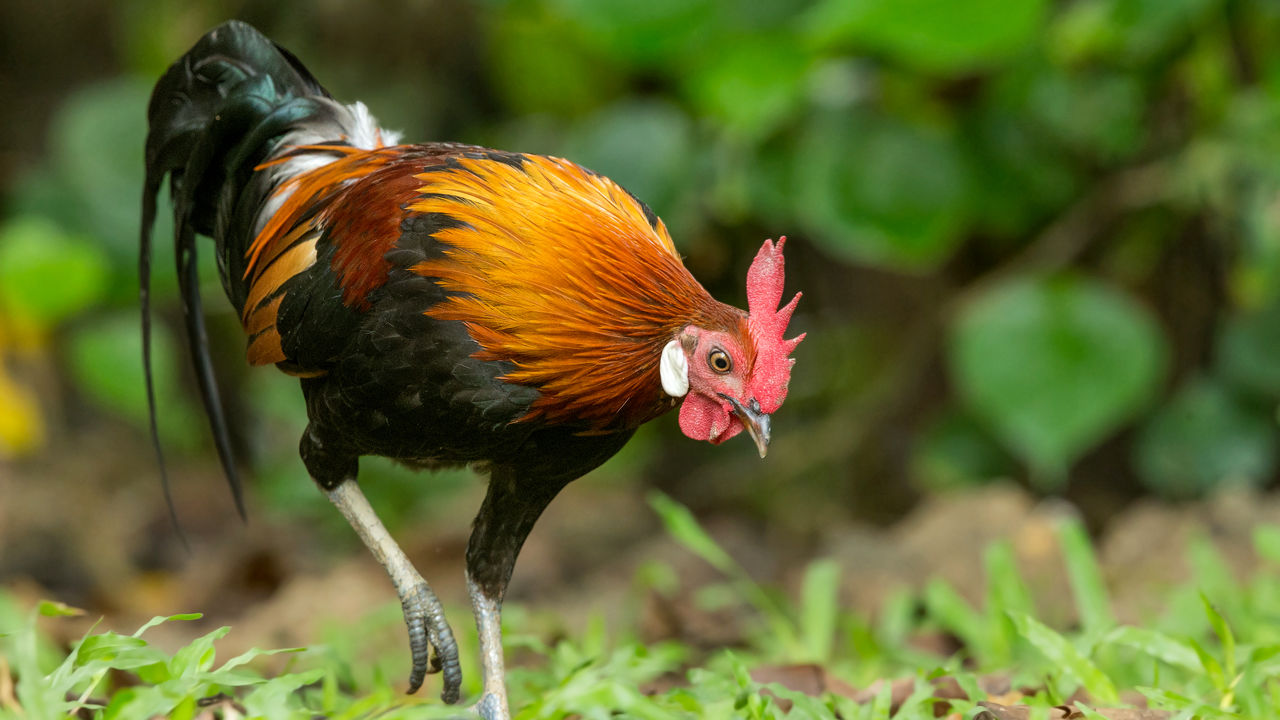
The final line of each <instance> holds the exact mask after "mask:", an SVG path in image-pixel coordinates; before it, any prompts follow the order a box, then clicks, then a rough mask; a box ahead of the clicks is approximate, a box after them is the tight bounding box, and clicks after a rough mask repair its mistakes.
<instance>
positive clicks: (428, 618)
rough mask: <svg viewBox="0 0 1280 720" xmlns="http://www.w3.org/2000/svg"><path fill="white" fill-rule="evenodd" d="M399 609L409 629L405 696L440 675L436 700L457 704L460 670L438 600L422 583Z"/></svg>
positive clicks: (408, 595)
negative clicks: (410, 661)
mask: <svg viewBox="0 0 1280 720" xmlns="http://www.w3.org/2000/svg"><path fill="white" fill-rule="evenodd" d="M402 607H403V609H404V622H405V625H407V626H408V628H409V651H410V652H411V653H412V656H413V670H412V671H411V672H410V673H409V692H410V693H414V692H417V691H418V688H420V687H422V681H423V680H424V679H425V678H426V676H427V675H428V674H434V673H438V672H443V673H444V684H443V687H442V688H441V690H440V699H441V700H443V701H444V702H445V703H448V704H450V705H452V704H454V703H456V702H458V699H459V698H460V697H461V695H462V666H461V664H460V662H459V660H458V644H457V642H455V641H454V639H453V630H452V629H451V628H450V627H449V623H448V621H446V620H445V617H444V609H443V608H442V607H441V606H440V600H439V599H437V598H436V596H435V593H433V592H432V591H431V588H430V587H428V586H427V584H426V583H425V582H422V583H418V584H417V585H415V586H414V588H413V590H412V591H411V592H409V593H408V594H406V596H405V597H404V599H403V601H402Z"/></svg>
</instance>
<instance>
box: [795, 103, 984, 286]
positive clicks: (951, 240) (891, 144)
mask: <svg viewBox="0 0 1280 720" xmlns="http://www.w3.org/2000/svg"><path fill="white" fill-rule="evenodd" d="M793 162H794V165H793V168H792V171H793V173H794V176H795V182H794V190H793V192H794V193H795V195H794V198H793V202H794V203H795V206H796V209H797V211H798V212H799V213H800V217H801V219H802V220H803V221H804V222H805V223H807V224H808V225H810V226H812V227H813V228H814V237H813V239H814V241H815V242H818V243H821V244H822V245H823V247H825V248H826V249H827V250H828V251H830V252H832V253H834V254H836V255H838V256H841V257H844V258H847V259H849V260H853V261H856V262H862V263H870V264H873V265H879V266H885V267H889V268H893V269H901V270H912V271H921V270H927V269H929V268H932V267H934V266H936V265H937V264H938V263H940V262H943V261H944V260H946V259H947V258H948V257H949V256H950V254H951V252H952V250H954V249H955V247H956V245H957V244H958V243H959V241H960V238H961V232H962V230H963V228H964V225H965V221H966V217H967V209H966V207H967V204H966V197H967V194H968V192H969V188H970V182H971V172H970V169H969V166H968V164H967V163H966V161H965V159H964V156H963V155H962V154H961V152H960V149H959V146H958V144H957V142H956V140H955V138H954V137H953V136H952V134H951V133H950V132H948V131H946V130H943V129H940V128H936V127H930V126H926V125H922V124H913V123H907V122H903V121H901V120H898V119H896V118H892V117H888V116H885V115H880V114H877V113H873V112H868V111H858V112H854V113H849V112H840V113H835V112H832V113H826V114H822V115H819V116H817V117H815V118H814V120H813V121H812V122H811V123H810V124H809V126H808V127H807V128H805V129H804V135H803V136H802V138H801V140H800V145H799V148H798V149H797V151H796V153H795V154H794V157H793Z"/></svg>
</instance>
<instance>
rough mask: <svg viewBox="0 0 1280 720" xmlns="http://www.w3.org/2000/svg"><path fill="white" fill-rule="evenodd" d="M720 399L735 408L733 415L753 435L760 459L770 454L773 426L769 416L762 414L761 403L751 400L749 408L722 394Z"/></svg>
mask: <svg viewBox="0 0 1280 720" xmlns="http://www.w3.org/2000/svg"><path fill="white" fill-rule="evenodd" d="M720 397H722V398H724V399H725V400H728V401H729V404H730V405H732V406H733V414H735V415H737V416H738V419H739V420H741V421H742V425H743V427H745V428H746V429H747V432H748V433H750V434H751V439H752V440H755V441H756V450H759V451H760V457H762V458H763V457H764V456H765V455H767V454H768V453H769V433H770V431H771V424H770V419H769V415H768V414H766V413H762V412H760V403H759V402H758V401H757V400H756V399H755V398H752V399H751V404H750V405H749V406H744V405H743V404H742V403H740V402H738V401H737V400H734V399H733V398H731V397H729V396H728V395H724V394H721V395H720Z"/></svg>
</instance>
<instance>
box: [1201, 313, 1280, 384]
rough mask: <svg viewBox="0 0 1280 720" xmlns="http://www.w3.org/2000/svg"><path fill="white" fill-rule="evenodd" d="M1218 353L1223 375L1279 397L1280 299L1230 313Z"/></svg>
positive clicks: (1219, 340)
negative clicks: (1253, 308) (1247, 310)
mask: <svg viewBox="0 0 1280 720" xmlns="http://www.w3.org/2000/svg"><path fill="white" fill-rule="evenodd" d="M1215 357H1216V359H1217V361H1218V363H1219V364H1220V367H1221V368H1222V376H1223V379H1224V380H1226V381H1227V382H1229V383H1231V385H1233V386H1234V387H1237V388H1240V389H1241V390H1244V391H1246V392H1249V393H1255V394H1258V395H1263V396H1265V397H1268V398H1270V399H1272V400H1280V363H1278V362H1276V358H1277V357H1280V302H1277V301H1275V300H1274V299H1273V301H1272V302H1270V303H1268V304H1267V305H1265V306H1264V307H1262V308H1259V309H1257V310H1254V311H1252V312H1243V313H1235V314H1232V315H1231V316H1229V317H1228V318H1227V319H1226V321H1225V322H1224V323H1223V327H1222V333H1221V335H1219V337H1218V343H1217V348H1216V353H1215Z"/></svg>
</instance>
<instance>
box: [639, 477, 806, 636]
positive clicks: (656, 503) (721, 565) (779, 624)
mask: <svg viewBox="0 0 1280 720" xmlns="http://www.w3.org/2000/svg"><path fill="white" fill-rule="evenodd" d="M649 505H650V506H651V507H652V508H653V509H654V511H655V512H656V513H658V517H659V518H661V519H662V523H663V525H664V526H665V527H666V529H667V532H669V533H670V534H671V536H672V537H673V538H675V539H676V541H677V542H679V543H680V544H681V545H683V546H684V547H685V548H686V549H688V550H689V551H691V552H693V554H695V555H697V556H698V557H700V558H702V559H703V560H705V561H706V562H707V563H708V564H710V565H711V566H712V567H714V568H715V569H717V570H719V571H720V572H722V573H724V574H725V575H727V576H729V578H730V579H731V580H733V582H734V584H735V585H736V586H737V589H738V592H739V593H741V594H742V596H743V597H744V598H745V599H746V600H747V602H748V603H750V604H751V605H752V606H753V607H755V609H756V611H757V612H758V613H760V615H761V616H762V617H763V619H764V620H765V622H767V623H768V625H769V631H770V632H771V633H772V635H773V637H772V640H773V642H775V643H776V644H777V645H778V646H779V647H781V648H783V649H784V653H785V654H786V655H787V656H788V657H791V658H796V657H798V656H800V655H803V653H804V646H803V645H802V644H801V642H800V634H799V631H798V630H797V629H796V625H795V623H794V622H793V621H792V619H791V617H790V616H789V615H788V614H787V612H786V610H785V609H784V608H783V607H782V605H781V604H779V603H778V601H777V600H775V599H774V598H773V596H772V595H770V594H769V593H768V592H766V591H765V589H764V588H763V587H761V586H760V584H759V583H757V582H756V581H755V580H753V579H752V578H751V575H750V574H748V573H747V571H746V570H744V569H743V568H742V566H741V565H739V564H738V563H737V561H735V560H734V559H733V558H732V557H730V556H729V553H726V552H725V551H724V549H723V548H721V547H720V546H719V545H718V544H716V541H715V540H713V539H712V538H711V536H710V535H708V534H707V533H706V531H705V530H703V529H702V526H701V525H699V524H698V521H697V519H696V518H694V517H693V513H691V512H689V509H688V508H686V507H685V506H683V505H681V504H680V503H678V502H676V501H675V500H672V499H671V498H670V497H668V496H667V495H665V494H664V493H661V492H657V491H655V492H652V493H650V494H649Z"/></svg>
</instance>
